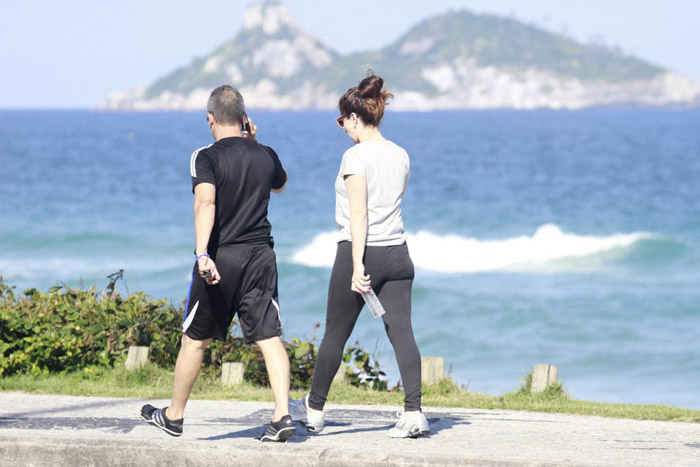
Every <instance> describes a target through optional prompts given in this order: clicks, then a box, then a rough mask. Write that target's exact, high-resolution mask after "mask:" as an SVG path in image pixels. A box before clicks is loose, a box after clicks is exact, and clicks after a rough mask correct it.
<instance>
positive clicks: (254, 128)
mask: <svg viewBox="0 0 700 467" xmlns="http://www.w3.org/2000/svg"><path fill="white" fill-rule="evenodd" d="M248 124H249V125H250V132H247V131H246V132H244V133H243V137H244V138H248V139H249V140H251V141H255V142H256V143H257V142H258V140H257V139H255V135H256V134H257V133H258V126H257V125H256V124H255V123H253V120H251V119H250V117H248Z"/></svg>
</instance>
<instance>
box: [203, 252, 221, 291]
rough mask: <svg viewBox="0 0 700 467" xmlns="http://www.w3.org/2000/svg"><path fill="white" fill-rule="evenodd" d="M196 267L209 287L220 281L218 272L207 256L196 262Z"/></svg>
mask: <svg viewBox="0 0 700 467" xmlns="http://www.w3.org/2000/svg"><path fill="white" fill-rule="evenodd" d="M197 267H198V268H199V275H200V276H201V277H202V278H203V279H204V280H205V281H206V282H207V284H209V285H216V284H218V283H219V281H220V280H221V276H220V275H219V271H218V270H217V269H216V264H214V261H212V259H211V258H209V257H208V256H202V257H201V258H199V259H198V260H197Z"/></svg>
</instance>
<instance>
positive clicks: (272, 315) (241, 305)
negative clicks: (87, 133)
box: [141, 86, 294, 442]
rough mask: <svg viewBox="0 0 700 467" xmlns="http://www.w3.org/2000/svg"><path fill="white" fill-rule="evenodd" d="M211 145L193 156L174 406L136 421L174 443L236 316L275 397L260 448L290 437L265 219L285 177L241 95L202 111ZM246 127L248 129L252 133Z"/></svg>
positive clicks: (229, 93) (220, 92) (218, 96)
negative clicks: (191, 239)
mask: <svg viewBox="0 0 700 467" xmlns="http://www.w3.org/2000/svg"><path fill="white" fill-rule="evenodd" d="M207 123H208V124H209V128H210V130H211V133H212V135H213V136H214V140H215V141H216V142H215V143H214V144H212V145H210V146H207V147H205V148H201V149H198V150H197V151H195V152H194V154H192V158H191V161H190V172H191V175H192V189H193V192H194V229H195V241H196V248H195V263H196V264H195V266H194V270H193V272H192V284H191V285H190V292H189V295H188V300H187V309H186V312H185V313H186V314H185V318H184V323H183V336H182V344H181V347H180V352H179V354H178V357H177V363H176V364H175V379H174V384H173V395H172V400H171V403H170V406H168V407H165V408H162V409H157V408H155V407H153V406H151V405H144V406H143V408H142V409H141V417H142V418H143V419H144V420H145V421H147V422H148V423H150V424H152V425H155V426H157V427H158V428H161V429H162V430H164V431H165V432H166V433H168V434H170V435H173V436H180V435H181V434H182V425H183V413H184V410H185V405H186V403H187V400H188V398H189V396H190V392H191V391H192V387H193V386H194V383H195V381H196V380H197V377H198V375H199V370H200V367H201V364H202V358H203V356H204V350H205V349H206V347H207V346H208V345H209V344H210V343H211V342H212V339H219V340H222V341H223V340H225V339H226V336H227V334H228V329H229V326H230V325H231V321H232V320H233V316H234V313H238V319H239V323H240V326H241V329H242V331H243V336H244V338H245V340H246V343H253V342H254V343H256V344H257V345H258V347H259V348H260V350H261V351H262V354H263V357H264V359H265V365H266V367H267V372H268V376H269V379H270V386H271V387H272V392H273V394H274V398H275V411H274V414H273V418H272V423H271V424H270V425H269V427H268V428H267V430H266V431H265V433H264V434H263V435H262V436H261V437H260V438H258V439H260V440H261V441H282V442H284V441H286V440H287V439H288V438H289V437H290V436H292V435H293V434H294V424H293V422H292V420H291V418H290V417H289V413H288V399H289V359H288V357H287V352H286V350H285V348H284V345H283V344H282V340H281V338H280V336H281V334H282V327H281V322H280V316H279V305H278V299H277V263H276V259H275V254H274V252H273V250H272V246H273V240H272V236H271V230H272V228H271V226H270V223H269V222H268V220H267V207H268V203H269V200H270V192H271V191H272V192H274V193H280V192H282V191H283V190H284V188H285V186H286V183H287V173H286V172H285V170H284V168H283V167H282V164H281V163H280V160H279V158H278V157H277V154H276V153H275V152H274V151H273V150H272V149H271V148H268V147H266V146H263V145H261V144H258V143H257V141H255V130H256V127H255V125H252V124H250V122H249V120H248V118H247V116H246V114H245V107H244V102H243V97H242V96H241V94H240V93H239V92H238V91H237V90H236V89H234V88H233V87H231V86H221V87H219V88H217V89H215V90H214V91H213V92H212V93H211V96H210V98H209V102H208V104H207ZM251 127H252V128H251Z"/></svg>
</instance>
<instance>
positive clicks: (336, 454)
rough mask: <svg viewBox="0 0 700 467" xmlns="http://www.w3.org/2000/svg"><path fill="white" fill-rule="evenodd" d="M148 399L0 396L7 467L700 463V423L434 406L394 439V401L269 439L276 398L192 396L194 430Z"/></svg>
mask: <svg viewBox="0 0 700 467" xmlns="http://www.w3.org/2000/svg"><path fill="white" fill-rule="evenodd" d="M145 402H150V403H153V404H154V405H156V406H163V405H165V404H167V401H144V400H135V399H113V398H94V397H71V396H44V395H27V394H21V393H13V392H0V465H2V466H24V465H36V466H54V465H70V466H79V465H90V466H103V465H104V466H121V465H128V466H131V465H133V466H136V465H139V466H166V465H167V466H199V465H208V466H224V465H226V466H256V467H257V466H261V465H274V466H277V465H279V466H285V467H286V466H297V465H298V466H305V467H306V466H353V467H354V466H375V465H401V466H419V465H421V466H422V465H430V466H432V467H437V466H457V465H460V466H602V465H643V466H663V467H677V466H694V467H696V466H700V424H695V423H670V422H650V421H634V420H617V419H606V418H598V417H580V416H572V415H550V414H541V413H529V412H513V411H505V410H479V409H443V408H426V409H425V410H424V412H425V414H426V416H427V417H428V420H429V421H430V424H431V428H432V433H431V434H430V435H428V436H425V437H423V438H419V439H398V440H397V439H389V438H388V437H387V431H388V429H389V428H390V427H391V426H392V425H393V423H394V421H395V419H396V418H395V411H396V409H397V408H395V407H369V406H340V405H329V406H328V407H327V415H326V420H327V425H326V430H325V431H324V432H323V433H321V434H309V433H307V432H306V430H304V429H303V428H301V427H298V429H297V434H295V435H294V436H293V437H292V438H291V439H290V440H289V441H288V442H287V443H286V444H277V443H260V442H258V441H255V440H254V439H253V437H254V436H257V435H258V434H260V433H261V432H262V430H263V426H264V424H265V423H267V422H268V421H269V418H270V416H271V414H272V404H270V403H258V402H235V401H234V402H228V401H199V400H193V401H191V402H190V404H189V405H188V408H187V414H186V417H185V434H184V435H183V436H182V437H180V438H173V437H171V436H168V435H167V434H165V433H164V432H162V431H160V430H158V429H156V428H154V427H152V426H150V425H147V424H146V423H144V422H143V421H141V419H140V417H139V411H140V408H141V405H143V404H144V403H145Z"/></svg>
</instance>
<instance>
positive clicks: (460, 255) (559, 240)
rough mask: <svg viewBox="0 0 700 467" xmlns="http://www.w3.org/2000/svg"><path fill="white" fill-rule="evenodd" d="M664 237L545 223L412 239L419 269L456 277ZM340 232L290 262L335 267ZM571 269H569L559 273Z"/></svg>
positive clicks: (581, 255) (320, 238)
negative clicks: (488, 233)
mask: <svg viewBox="0 0 700 467" xmlns="http://www.w3.org/2000/svg"><path fill="white" fill-rule="evenodd" d="M653 238H659V237H658V236H657V235H655V234H652V233H648V232H634V233H622V234H614V235H608V236H592V235H576V234H572V233H566V232H562V230H561V229H560V228H559V227H558V226H556V225H554V224H545V225H543V226H541V227H539V228H538V229H537V231H536V232H535V233H534V234H533V235H532V236H527V235H523V236H520V237H513V238H506V239H503V240H479V239H477V238H469V237H462V236H460V235H437V234H434V233H431V232H427V231H420V232H418V233H417V234H409V235H408V244H409V247H410V249H411V257H412V259H413V262H414V263H415V265H416V267H417V268H420V269H425V270H431V271H439V272H451V273H455V272H458V273H474V272H483V271H498V270H501V271H515V270H523V269H528V270H532V269H542V268H546V266H547V265H548V264H551V263H553V262H560V261H566V260H568V259H576V258H584V257H588V256H593V255H596V254H599V253H604V252H608V251H612V250H616V249H624V248H629V247H630V246H632V245H634V244H635V243H636V242H639V241H640V240H646V239H653ZM336 239H337V233H336V232H323V233H320V234H318V235H316V237H315V238H314V239H313V240H312V241H311V243H309V244H308V245H306V246H304V247H302V248H301V249H299V250H298V251H296V252H295V253H294V255H293V256H292V258H291V262H293V263H296V264H301V265H304V266H311V267H331V266H332V265H333V260H334V258H335V243H336ZM558 269H559V270H561V269H566V266H565V265H560V267H559V268H558Z"/></svg>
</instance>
